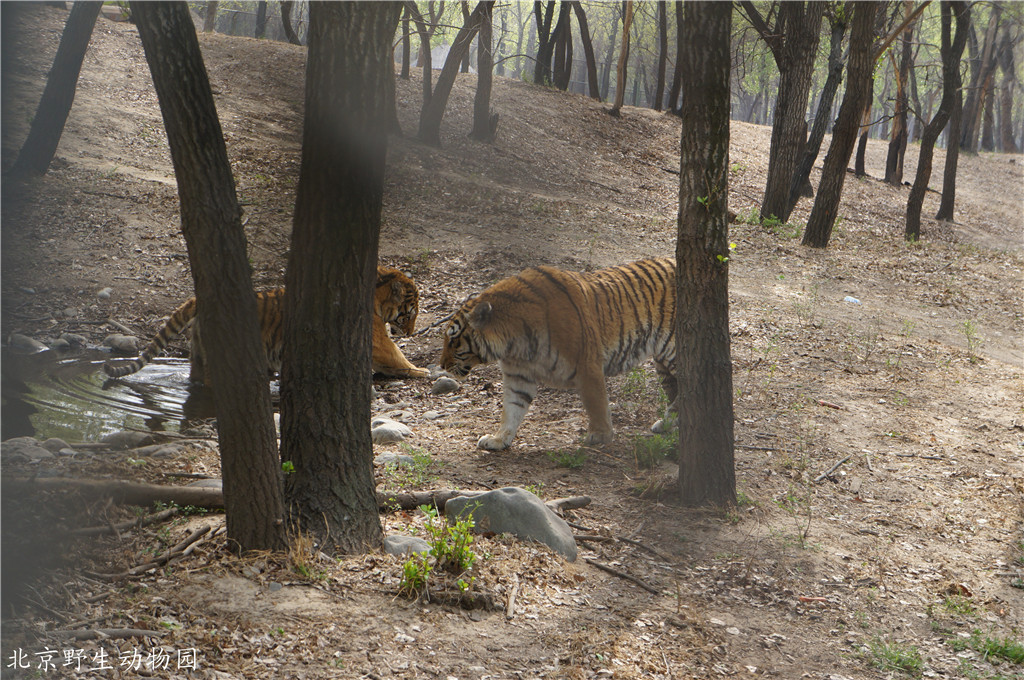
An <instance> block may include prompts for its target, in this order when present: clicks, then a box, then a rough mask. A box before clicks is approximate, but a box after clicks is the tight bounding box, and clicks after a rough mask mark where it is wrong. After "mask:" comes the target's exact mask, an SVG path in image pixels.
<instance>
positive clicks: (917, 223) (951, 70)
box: [904, 0, 971, 241]
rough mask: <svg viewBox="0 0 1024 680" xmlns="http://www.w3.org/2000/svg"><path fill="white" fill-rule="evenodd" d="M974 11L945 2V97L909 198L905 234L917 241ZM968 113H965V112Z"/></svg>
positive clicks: (928, 129) (927, 132)
mask: <svg viewBox="0 0 1024 680" xmlns="http://www.w3.org/2000/svg"><path fill="white" fill-rule="evenodd" d="M953 17H956V32H955V34H954V35H953V39H952V41H950V32H951V31H952V23H953ZM970 17H971V14H970V9H969V8H968V5H967V4H966V3H965V2H959V1H946V0H943V2H942V47H941V54H942V100H941V101H940V102H939V108H938V110H937V111H936V112H935V117H934V118H932V120H931V122H929V123H928V125H926V126H925V128H924V133H923V134H922V135H921V155H920V157H919V158H918V161H917V175H916V176H915V177H914V184H913V186H911V187H910V196H909V197H908V198H907V221H906V228H905V230H904V236H905V237H906V239H907V240H908V241H916V240H918V239H919V238H921V206H922V204H923V203H924V194H925V192H926V191H927V190H928V180H929V179H930V178H931V174H932V154H933V152H934V149H935V142H936V140H938V138H939V135H940V134H941V133H942V129H943V128H944V127H946V123H947V122H949V116H950V114H951V113H952V111H953V107H954V106H955V99H956V96H957V91H956V82H957V78H958V76H959V73H960V56H961V55H962V54H963V51H964V45H965V44H966V43H967V33H968V31H969V30H970V22H971V18H970ZM965 116H966V113H965ZM950 145H951V146H955V145H956V138H953V139H952V140H951V144H950Z"/></svg>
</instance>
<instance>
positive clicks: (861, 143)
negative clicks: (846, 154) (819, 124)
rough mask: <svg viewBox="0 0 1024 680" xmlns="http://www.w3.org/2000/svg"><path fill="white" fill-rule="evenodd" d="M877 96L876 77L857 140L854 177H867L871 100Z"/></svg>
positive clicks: (870, 88) (870, 87)
mask: <svg viewBox="0 0 1024 680" xmlns="http://www.w3.org/2000/svg"><path fill="white" fill-rule="evenodd" d="M874 96H875V79H874V78H872V79H871V83H870V84H869V85H868V96H867V101H866V102H865V104H864V115H863V117H862V118H861V122H860V138H859V139H858V140H857V154H856V156H855V158H854V161H853V175H854V177H866V176H867V174H868V173H867V170H865V169H864V156H865V155H866V154H867V150H868V136H869V133H870V132H871V121H872V118H871V101H872V99H873V98H874Z"/></svg>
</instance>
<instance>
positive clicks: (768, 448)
mask: <svg viewBox="0 0 1024 680" xmlns="http://www.w3.org/2000/svg"><path fill="white" fill-rule="evenodd" d="M733 446H735V447H736V448H737V449H746V450H747V451H774V450H776V449H777V448H779V447H777V446H751V445H750V444H733Z"/></svg>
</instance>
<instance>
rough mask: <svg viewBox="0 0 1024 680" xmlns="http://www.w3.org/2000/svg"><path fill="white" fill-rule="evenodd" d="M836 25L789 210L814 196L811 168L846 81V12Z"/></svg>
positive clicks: (838, 16) (834, 20) (833, 21)
mask: <svg viewBox="0 0 1024 680" xmlns="http://www.w3.org/2000/svg"><path fill="white" fill-rule="evenodd" d="M829 21H830V22H831V24H832V30H831V42H830V43H829V52H828V76H826V78H825V84H824V85H823V86H822V88H821V95H820V96H819V97H818V110H817V112H816V113H815V114H814V124H813V125H812V126H811V134H810V136H809V137H808V139H807V145H806V146H805V147H804V152H803V154H802V155H801V156H800V162H799V163H797V168H796V172H795V173H794V174H793V182H792V184H790V187H789V212H790V213H792V212H793V208H795V207H796V203H797V201H798V200H799V199H800V197H801V196H813V195H814V191H813V190H812V189H811V180H810V177H811V168H813V167H814V161H815V160H816V159H817V158H818V152H819V151H821V142H822V140H824V139H825V130H827V129H828V125H829V123H830V122H831V121H832V105H833V103H834V102H835V98H836V92H838V91H839V84H840V83H842V82H843V63H844V62H843V37H844V36H845V35H846V29H847V28H849V25H850V24H849V19H848V18H847V17H846V14H844V13H838V12H837V13H835V16H832V17H830V18H829Z"/></svg>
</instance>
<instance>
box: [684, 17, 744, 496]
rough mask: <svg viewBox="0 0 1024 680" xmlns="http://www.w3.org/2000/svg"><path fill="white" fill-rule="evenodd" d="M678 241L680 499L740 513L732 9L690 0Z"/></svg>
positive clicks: (686, 44) (687, 20)
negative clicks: (732, 238)
mask: <svg viewBox="0 0 1024 680" xmlns="http://www.w3.org/2000/svg"><path fill="white" fill-rule="evenodd" d="M685 11H686V17H685V21H684V34H685V40H684V42H683V49H681V50H680V57H679V58H680V59H683V60H684V62H685V67H684V76H683V78H684V86H683V87H684V93H683V108H682V116H683V120H684V121H686V124H685V125H683V132H682V141H681V147H680V173H679V177H680V179H679V223H678V225H679V236H678V240H677V242H676V366H675V369H676V379H677V387H678V394H679V395H685V398H680V399H678V411H679V413H678V416H679V495H680V500H681V502H682V503H683V504H684V505H718V506H724V505H735V504H736V472H735V466H734V460H733V405H732V396H733V392H732V362H731V360H730V354H729V352H730V350H729V292H728V284H729V264H728V260H729V223H728V217H727V213H728V208H729V187H728V182H729V94H730V92H729V66H730V53H729V39H730V33H731V27H732V7H731V5H730V4H729V3H719V2H687V3H686V5H685Z"/></svg>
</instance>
